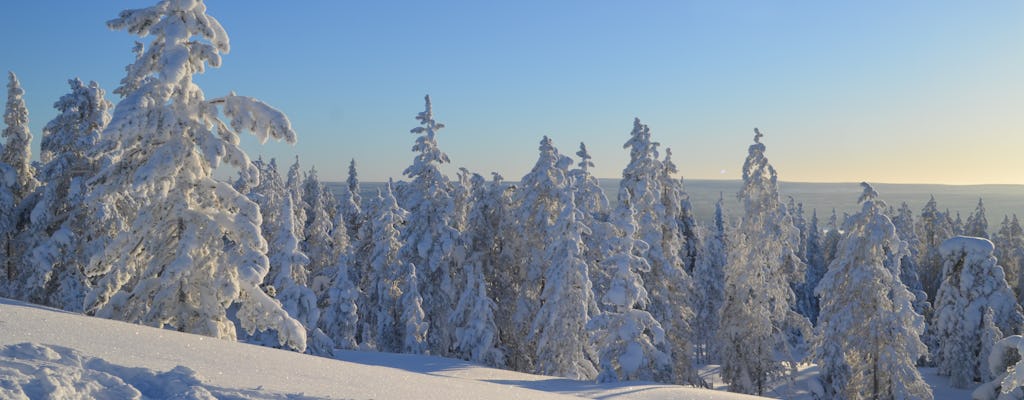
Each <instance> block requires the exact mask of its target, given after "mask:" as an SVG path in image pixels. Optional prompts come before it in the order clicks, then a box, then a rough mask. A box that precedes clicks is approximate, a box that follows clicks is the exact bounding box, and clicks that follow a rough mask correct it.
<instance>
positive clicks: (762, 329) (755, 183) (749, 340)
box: [720, 129, 809, 395]
mask: <svg viewBox="0 0 1024 400" xmlns="http://www.w3.org/2000/svg"><path fill="white" fill-rule="evenodd" d="M754 133H755V135H754V144H752V145H751V146H750V148H749V151H748V152H749V154H748V156H747V159H746V162H744V164H743V189H742V190H741V191H740V193H739V195H738V198H739V199H740V200H741V201H742V202H743V206H744V215H743V219H742V221H741V223H740V227H739V229H738V230H737V234H736V235H735V236H734V238H735V240H736V242H735V244H734V246H733V247H732V249H731V251H730V254H729V262H728V264H727V265H726V268H725V283H726V285H725V304H724V305H723V307H722V310H723V311H722V322H721V323H722V325H721V327H720V335H721V337H722V379H723V380H724V381H726V382H727V383H728V384H729V390H731V391H735V392H741V393H753V394H759V395H760V394H763V393H764V392H765V390H767V389H768V385H769V384H770V383H771V381H772V379H773V378H776V377H779V376H783V375H785V374H786V369H785V368H784V367H783V364H781V363H779V362H778V360H776V354H778V355H781V356H782V357H783V359H784V360H785V361H788V362H789V364H790V368H791V369H795V363H794V362H792V361H791V360H792V355H791V353H790V349H789V344H788V343H789V340H788V339H789V338H788V337H787V333H788V332H792V331H794V330H800V331H807V330H808V329H809V323H808V322H807V319H806V318H803V317H802V316H800V315H799V314H797V313H796V312H794V311H793V305H794V302H795V296H794V294H793V290H792V289H790V285H791V284H792V283H793V282H799V281H802V280H803V279H804V274H805V269H804V264H803V263H802V262H801V261H800V259H799V257H797V255H796V251H797V246H798V245H799V243H800V232H799V230H797V229H796V227H795V226H793V220H792V217H790V216H789V214H788V213H787V212H786V208H785V207H783V206H782V204H781V201H780V199H779V191H778V183H777V181H778V175H777V173H776V172H775V168H774V167H772V166H771V164H769V163H768V159H767V158H766V157H765V156H764V151H765V146H764V144H763V143H761V136H762V135H761V132H760V131H758V130H757V129H755V130H754ZM805 336H806V335H805Z"/></svg>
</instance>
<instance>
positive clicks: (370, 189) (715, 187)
mask: <svg viewBox="0 0 1024 400" xmlns="http://www.w3.org/2000/svg"><path fill="white" fill-rule="evenodd" d="M512 183H514V182H512ZM740 184H741V181H739V180H705V179H687V180H685V181H684V187H685V189H686V192H687V194H689V196H690V203H691V204H693V209H694V213H695V214H696V215H697V218H699V219H700V220H701V221H704V222H705V223H708V222H710V221H711V218H712V215H713V214H714V210H715V202H716V201H717V200H718V196H719V193H721V194H722V195H723V196H724V197H725V205H726V212H727V213H728V214H729V215H730V217H736V216H738V215H739V212H740V210H741V208H742V207H741V205H740V204H739V202H738V201H737V200H736V193H738V192H739V190H740ZM327 185H328V187H330V188H331V189H332V190H333V191H334V192H335V193H336V194H337V193H339V192H340V190H341V185H342V183H340V182H328V183H327ZM382 185H383V183H380V182H363V183H361V186H360V187H361V189H362V192H363V193H362V195H363V197H364V198H366V197H368V196H372V195H373V194H374V193H375V192H376V190H377V188H379V187H381V186H382ZM872 185H873V186H874V187H875V189H876V190H878V193H879V194H881V198H882V200H885V202H886V203H889V204H890V205H893V206H895V207H899V205H900V203H902V202H906V203H907V204H909V205H910V208H911V209H913V210H914V212H915V216H916V215H917V213H919V212H920V210H921V208H922V207H924V204H925V203H927V202H928V199H929V197H930V196H932V195H934V196H935V200H936V201H937V202H938V204H939V207H940V209H949V210H950V212H951V213H953V215H954V216H955V215H956V213H957V212H958V211H959V212H960V215H961V218H962V219H963V220H964V221H966V220H967V216H968V215H970V214H971V213H972V212H974V207H975V206H976V205H977V204H978V197H982V198H984V199H985V209H986V216H987V217H988V223H989V230H992V231H995V230H997V229H999V223H1000V222H1001V221H1002V220H1003V216H1004V215H1013V214H1014V213H1016V214H1017V215H1018V216H1019V217H1021V218H1024V185H967V186H952V185H924V184H890V183H878V184H872ZM601 186H602V187H603V188H604V191H605V194H606V195H607V196H608V200H610V201H611V202H612V203H614V202H615V198H616V194H617V193H618V190H619V180H618V179H601ZM779 191H780V192H781V193H782V196H783V201H786V197H788V196H793V198H794V199H796V201H797V202H800V203H803V204H804V210H805V212H806V214H807V218H808V219H809V218H810V215H811V210H814V209H817V210H818V218H819V219H821V220H822V223H824V222H825V221H827V219H828V216H829V215H830V214H831V212H832V209H833V208H835V209H836V212H837V213H839V215H840V216H842V213H843V212H851V213H852V212H853V211H854V210H856V208H857V197H858V196H859V195H860V194H861V192H862V190H861V188H860V184H859V183H803V182H779Z"/></svg>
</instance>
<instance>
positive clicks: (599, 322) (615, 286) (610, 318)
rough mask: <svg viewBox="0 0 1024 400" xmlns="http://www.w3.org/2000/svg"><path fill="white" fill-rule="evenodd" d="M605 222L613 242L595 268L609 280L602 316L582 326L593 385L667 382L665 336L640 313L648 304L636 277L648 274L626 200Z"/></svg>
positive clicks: (644, 245) (668, 368)
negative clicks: (593, 357)
mask: <svg viewBox="0 0 1024 400" xmlns="http://www.w3.org/2000/svg"><path fill="white" fill-rule="evenodd" d="M622 195H624V196H628V193H625V192H623V193H622ZM609 222H610V224H611V226H612V227H613V233H615V236H613V237H611V238H610V239H609V241H610V243H608V247H609V249H608V250H609V252H608V253H609V254H610V256H609V257H608V258H606V259H604V260H603V261H602V262H601V266H600V267H601V268H602V269H604V270H605V271H606V274H607V275H608V277H609V279H608V280H609V282H608V290H607V291H605V293H604V294H603V295H602V296H601V298H600V299H599V300H600V302H601V304H602V305H603V306H604V309H605V311H604V312H602V313H601V314H599V315H596V316H594V317H593V319H591V321H590V323H589V325H588V326H587V329H588V330H589V331H590V334H591V338H592V340H593V342H594V348H595V349H596V350H597V354H598V360H599V361H598V369H599V371H600V374H599V375H598V377H597V379H598V381H599V382H614V381H618V380H653V381H662V382H664V381H667V380H669V379H671V378H672V376H671V370H672V363H671V356H670V355H669V349H668V343H667V341H666V339H665V331H664V329H662V327H661V324H660V323H659V322H658V321H657V320H655V319H654V317H653V316H652V315H651V314H650V313H648V312H647V311H646V310H645V309H646V308H647V303H648V301H649V299H648V297H647V290H646V289H644V282H643V280H642V279H641V278H640V272H641V271H646V270H648V269H650V266H649V265H648V264H647V260H645V259H644V258H643V257H641V254H642V253H643V252H644V251H645V250H647V243H644V242H643V241H640V240H637V239H635V235H634V234H635V233H636V229H637V227H636V222H635V221H634V220H633V210H632V209H631V207H630V202H629V201H628V199H620V201H619V204H618V206H617V207H616V208H615V210H614V211H613V212H612V215H611V217H610V221H609Z"/></svg>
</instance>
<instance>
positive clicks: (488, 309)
mask: <svg viewBox="0 0 1024 400" xmlns="http://www.w3.org/2000/svg"><path fill="white" fill-rule="evenodd" d="M498 182H500V181H498ZM470 189H471V190H470V195H471V201H470V203H471V206H470V209H469V211H468V213H467V217H466V223H467V227H466V229H465V230H464V231H463V232H462V237H461V238H460V247H461V251H460V253H461V254H462V256H461V259H462V260H461V262H462V264H463V271H462V276H463V277H464V280H465V282H464V283H463V284H462V287H463V290H462V293H461V294H460V296H459V302H458V304H456V305H455V310H454V311H453V312H452V314H451V318H450V320H449V324H451V325H452V326H453V327H454V328H455V343H454V350H455V351H454V353H455V354H456V355H458V356H459V357H460V358H462V359H465V360H470V361H474V362H478V363H481V364H485V365H488V366H491V367H503V366H505V353H504V351H503V350H502V349H501V348H500V347H499V346H500V345H501V341H500V335H499V330H498V326H497V323H496V322H495V321H496V318H495V310H496V309H497V305H496V304H495V302H494V301H493V300H491V298H490V296H489V295H488V291H489V289H488V285H487V283H488V281H487V275H486V272H485V271H487V270H495V269H497V268H498V267H499V264H498V263H499V259H498V257H499V256H500V247H499V246H500V243H501V242H500V239H499V238H498V229H499V228H500V226H501V217H502V215H501V214H500V212H501V210H502V208H501V206H500V205H499V204H495V200H498V198H494V197H492V196H491V194H492V193H491V190H489V187H488V183H487V182H485V181H484V178H483V177H482V176H480V175H478V174H473V176H472V177H471V178H470Z"/></svg>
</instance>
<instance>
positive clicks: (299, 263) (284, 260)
mask: <svg viewBox="0 0 1024 400" xmlns="http://www.w3.org/2000/svg"><path fill="white" fill-rule="evenodd" d="M292 208H294V205H293V203H292V199H291V197H288V196H285V197H284V201H283V203H282V204H281V211H280V212H279V213H278V215H279V217H280V218H281V221H280V224H278V225H277V226H276V227H275V228H276V229H278V231H277V232H276V233H275V234H274V236H273V241H272V242H271V243H270V245H271V247H272V248H273V249H274V251H273V252H272V255H271V256H270V265H271V268H275V267H276V269H277V271H278V273H277V275H276V276H275V277H274V281H273V282H271V283H272V284H273V288H274V291H275V292H276V298H277V300H278V301H280V302H281V307H282V308H284V310H285V311H287V312H288V315H291V316H292V318H295V320H297V321H299V323H301V324H302V326H303V327H305V328H306V332H307V343H308V344H309V350H310V351H311V352H312V353H313V354H317V355H330V354H331V352H332V351H333V345H334V344H333V343H330V342H329V341H325V340H323V339H324V338H323V337H322V335H323V333H322V332H320V330H319V322H320V308H319V307H318V305H317V299H316V294H314V293H313V291H312V290H310V289H309V288H308V287H306V286H305V282H308V281H309V278H308V275H307V272H306V265H308V264H309V257H307V256H306V255H305V254H303V253H302V251H301V250H300V249H299V240H298V238H296V237H295V232H296V231H297V230H298V229H299V228H298V226H296V225H297V224H296V221H295V218H294V215H295V213H294V212H293V211H292Z"/></svg>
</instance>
